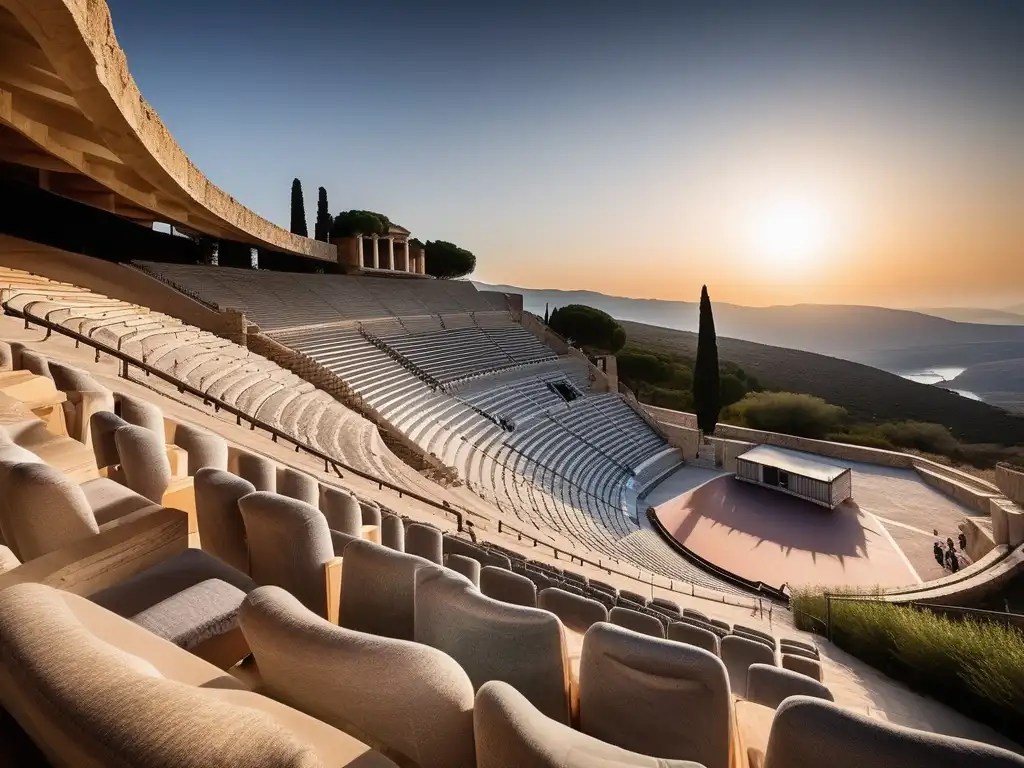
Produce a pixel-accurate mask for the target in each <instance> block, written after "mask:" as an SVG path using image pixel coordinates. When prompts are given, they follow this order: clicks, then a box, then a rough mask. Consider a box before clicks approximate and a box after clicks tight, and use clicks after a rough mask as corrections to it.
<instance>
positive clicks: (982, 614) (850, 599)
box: [804, 592, 1024, 642]
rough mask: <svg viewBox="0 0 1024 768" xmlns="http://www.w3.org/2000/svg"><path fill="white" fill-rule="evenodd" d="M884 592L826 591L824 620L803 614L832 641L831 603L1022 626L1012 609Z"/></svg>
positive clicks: (1023, 617)
mask: <svg viewBox="0 0 1024 768" xmlns="http://www.w3.org/2000/svg"><path fill="white" fill-rule="evenodd" d="M884 597H885V595H884V594H879V595H875V596H868V595H845V594H844V595H831V594H829V593H828V592H824V593H823V594H822V598H823V599H824V600H825V620H824V621H822V620H821V619H818V618H817V617H813V616H810V614H804V615H806V616H809V617H810V618H814V619H815V620H816V621H817V622H818V623H819V624H823V625H824V626H823V628H824V635H825V637H826V638H827V639H828V640H829V642H831V641H832V604H833V603H882V604H884V605H892V606H898V607H900V608H912V609H914V610H925V611H930V612H932V613H936V614H940V615H944V616H953V617H960V618H971V619H975V620H977V621H984V622H989V623H992V624H1002V625H1003V626H1005V627H1010V626H1024V614H1021V613H1013V612H1012V611H991V610H987V609H985V608H967V607H964V606H960V605H943V604H941V603H923V602H921V601H919V600H908V601H907V602H905V603H893V602H889V601H887V600H884V599H883V598H884Z"/></svg>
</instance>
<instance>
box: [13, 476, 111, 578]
mask: <svg viewBox="0 0 1024 768" xmlns="http://www.w3.org/2000/svg"><path fill="white" fill-rule="evenodd" d="M3 474H4V479H3V489H2V491H3V494H2V495H3V499H2V505H0V512H2V514H0V532H2V533H3V538H4V541H5V542H6V544H7V545H8V546H9V547H10V548H11V550H12V551H13V552H14V554H15V555H16V556H17V557H18V558H19V559H20V560H21V561H22V562H27V561H29V560H34V559H35V558H37V557H41V556H43V555H45V554H46V553H48V552H53V551H55V550H58V549H61V548H63V547H66V546H68V545H70V544H73V543H75V542H76V541H81V540H82V539H86V538H89V537H90V536H95V535H96V534H98V533H99V525H98V524H97V523H96V518H95V517H94V516H93V514H92V509H90V507H89V502H88V500H87V499H86V497H85V493H83V491H82V489H81V488H79V487H78V486H77V485H75V484H74V483H73V482H71V480H69V479H68V478H67V476H66V475H65V474H64V473H63V472H61V471H60V470H59V469H55V468H54V467H51V466H50V465H48V464H43V463H42V462H39V461H30V462H16V463H11V464H6V465H5V466H4V473H3Z"/></svg>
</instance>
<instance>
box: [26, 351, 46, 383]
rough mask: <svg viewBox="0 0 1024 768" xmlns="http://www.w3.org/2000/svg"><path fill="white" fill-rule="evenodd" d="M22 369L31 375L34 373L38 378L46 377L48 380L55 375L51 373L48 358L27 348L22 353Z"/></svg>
mask: <svg viewBox="0 0 1024 768" xmlns="http://www.w3.org/2000/svg"><path fill="white" fill-rule="evenodd" d="M21 368H22V370H25V371H28V372H29V373H34V374H35V375H36V376H45V377H46V378H48V379H52V378H53V374H51V373H50V363H49V360H47V358H46V356H45V355H41V354H39V353H38V352H36V351H35V350H32V349H28V348H27V347H26V348H25V349H23V350H22V351H21Z"/></svg>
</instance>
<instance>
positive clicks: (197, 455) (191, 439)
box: [171, 423, 228, 476]
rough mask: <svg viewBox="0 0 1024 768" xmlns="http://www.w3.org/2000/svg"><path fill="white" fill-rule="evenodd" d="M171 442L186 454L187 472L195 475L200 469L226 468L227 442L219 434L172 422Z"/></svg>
mask: <svg viewBox="0 0 1024 768" xmlns="http://www.w3.org/2000/svg"><path fill="white" fill-rule="evenodd" d="M173 427H174V434H173V436H172V437H173V439H172V441H171V442H172V443H173V444H174V445H176V446H178V447H179V448H181V449H182V450H183V451H185V452H186V453H187V454H188V473H189V475H192V476H195V475H196V474H197V473H198V472H199V470H201V469H219V470H224V471H226V470H227V468H228V444H227V441H226V440H225V439H224V438H223V437H221V436H220V435H215V434H213V433H212V432H207V431H206V430H205V429H200V428H199V427H193V426H192V425H191V424H177V423H176V424H174V425H173Z"/></svg>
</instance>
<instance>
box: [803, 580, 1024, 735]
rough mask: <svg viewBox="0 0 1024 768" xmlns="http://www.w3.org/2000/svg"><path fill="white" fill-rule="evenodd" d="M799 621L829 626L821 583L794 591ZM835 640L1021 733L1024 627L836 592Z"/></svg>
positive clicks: (807, 626)
mask: <svg viewBox="0 0 1024 768" xmlns="http://www.w3.org/2000/svg"><path fill="white" fill-rule="evenodd" d="M791 607H792V608H793V615H794V621H795V623H796V626H797V627H798V628H799V629H804V630H807V631H813V632H818V633H823V632H824V625H825V619H826V616H825V613H826V607H825V598H824V597H823V595H822V593H821V592H820V591H801V590H797V591H795V592H794V594H793V596H792V601H791ZM830 620H831V626H832V640H833V642H834V643H835V644H836V645H837V646H839V647H840V648H842V649H843V650H845V651H847V652H849V653H851V654H853V655H854V656H857V657H858V658H860V659H862V660H863V661H866V662H867V663H869V664H871V665H872V666H874V667H876V668H878V669H879V670H881V671H882V672H884V673H885V674H887V675H889V676H890V677H893V678H895V679H897V680H901V681H902V682H904V683H906V684H907V685H909V686H911V687H912V688H915V689H916V690H918V691H920V692H922V693H925V694H927V695H930V696H932V697H934V698H936V699H938V700H939V701H942V702H944V703H946V704H948V705H949V706H951V707H953V708H954V709H958V710H960V711H961V712H963V713H964V714H966V715H968V716H969V717H972V718H975V719H977V720H980V721H982V722H987V723H990V724H991V725H993V726H994V727H996V728H998V729H999V730H1001V731H1002V732H1003V733H1005V734H1006V735H1008V736H1011V737H1014V738H1016V737H1017V735H1018V734H1019V733H1020V729H1021V728H1022V727H1024V634H1022V633H1021V631H1020V630H1018V629H1014V628H1008V627H1005V626H1003V625H1001V624H998V623H992V622H987V621H986V622H982V621H975V620H972V619H962V618H956V619H953V618H947V617H945V616H940V615H937V614H935V613H933V612H931V611H928V610H924V609H917V608H913V607H909V606H903V605H893V604H892V603H886V602H881V601H873V600H857V601H844V600H833V601H832V610H831V617H830Z"/></svg>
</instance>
